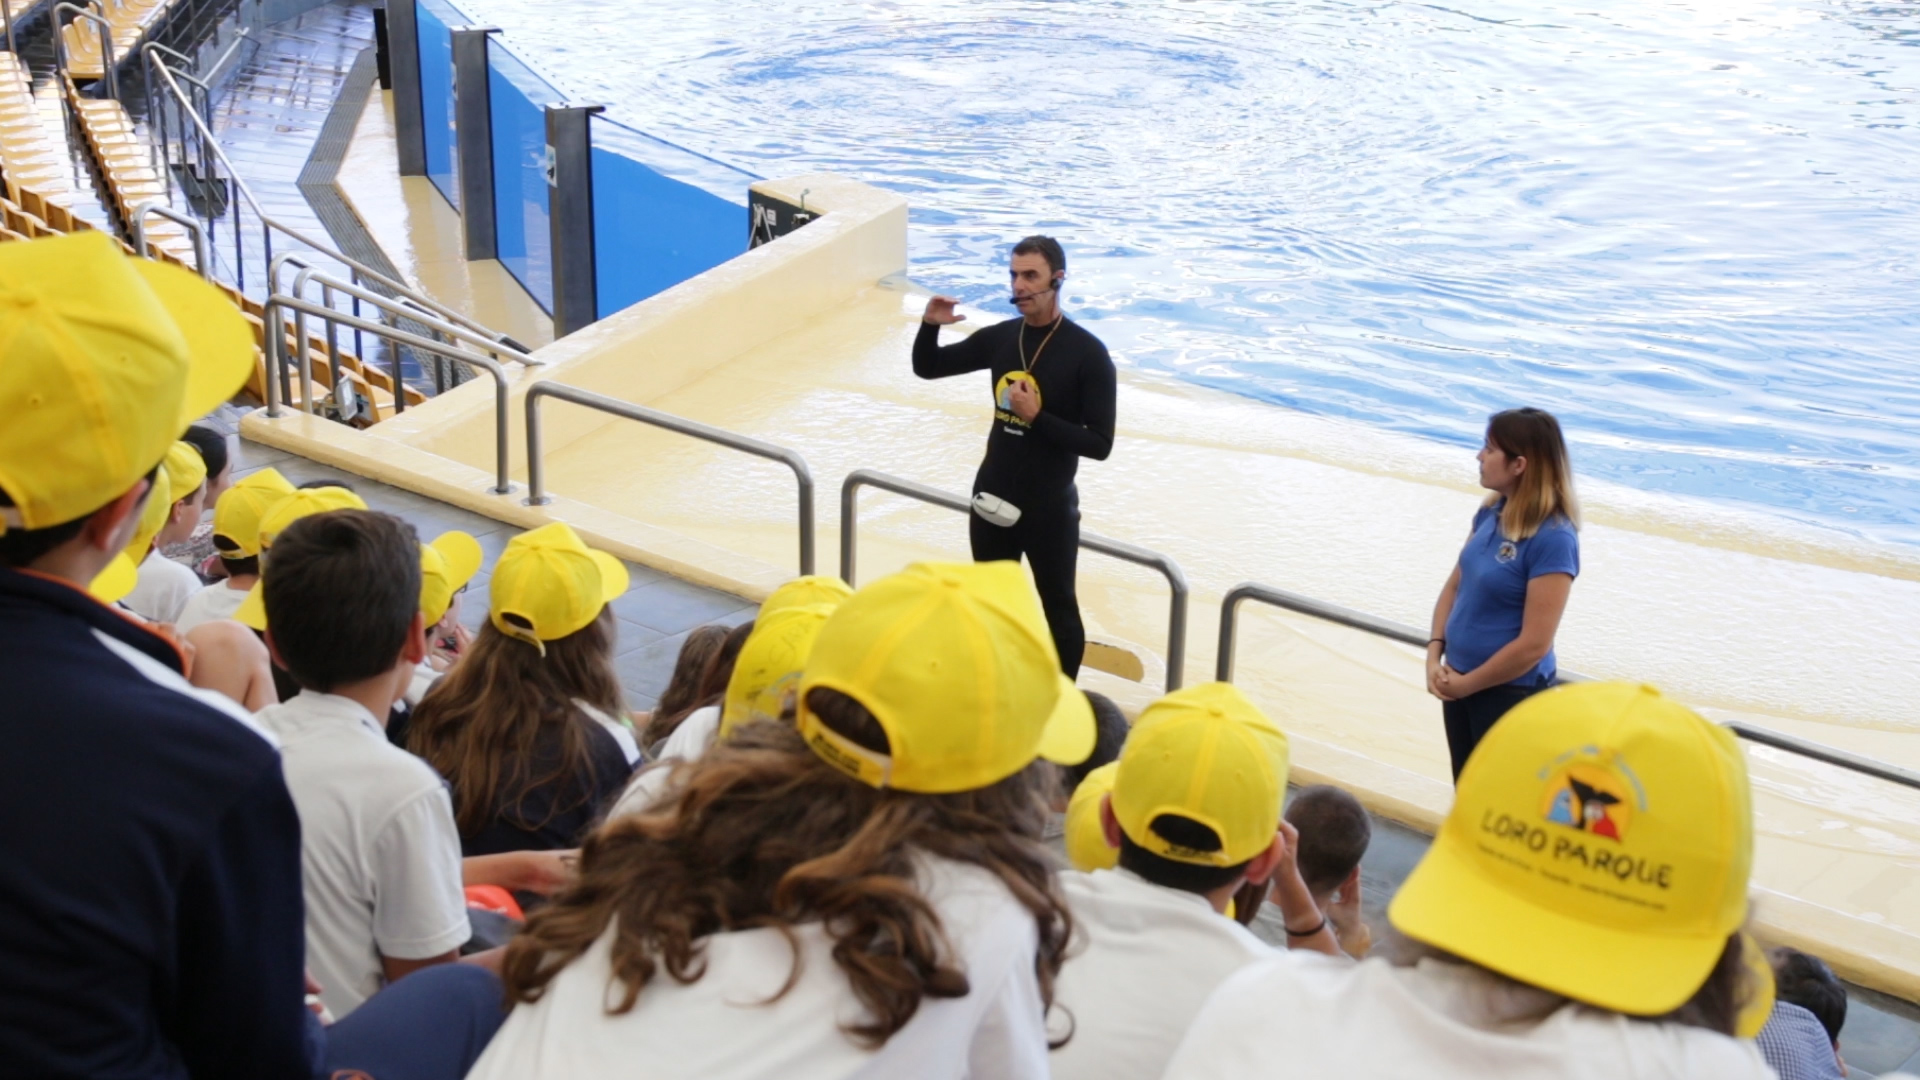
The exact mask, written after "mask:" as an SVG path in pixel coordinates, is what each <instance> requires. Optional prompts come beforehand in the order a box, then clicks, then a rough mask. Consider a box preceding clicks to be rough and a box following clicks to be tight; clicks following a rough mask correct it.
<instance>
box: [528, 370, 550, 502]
mask: <svg viewBox="0 0 1920 1080" xmlns="http://www.w3.org/2000/svg"><path fill="white" fill-rule="evenodd" d="M546 396H547V384H546V383H543V382H539V383H534V384H533V385H532V386H529V387H527V498H526V504H527V505H528V506H545V505H547V504H548V503H550V502H552V501H553V497H552V496H550V495H548V494H547V478H546V476H547V474H546V468H545V465H544V463H543V458H544V455H545V453H546V448H545V443H544V441H543V440H542V438H541V432H540V399H541V398H543V397H546Z"/></svg>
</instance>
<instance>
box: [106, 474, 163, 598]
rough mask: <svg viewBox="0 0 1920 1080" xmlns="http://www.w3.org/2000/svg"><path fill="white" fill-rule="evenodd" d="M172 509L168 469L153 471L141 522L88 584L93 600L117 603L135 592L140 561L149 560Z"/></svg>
mask: <svg viewBox="0 0 1920 1080" xmlns="http://www.w3.org/2000/svg"><path fill="white" fill-rule="evenodd" d="M172 512H173V489H172V487H170V486H168V484H167V470H165V469H161V470H160V471H159V472H157V473H154V474H153V488H152V490H150V491H148V492H147V501H146V504H145V505H144V506H142V507H141V508H140V524H138V525H136V526H134V529H133V538H132V539H130V540H128V541H127V546H126V547H124V548H121V549H120V551H119V553H118V554H116V555H114V557H113V561H111V562H109V563H107V567H106V569H104V570H102V571H100V573H99V574H98V575H97V576H95V577H94V579H93V581H92V582H90V583H89V584H88V585H87V591H88V592H90V593H92V594H93V597H94V599H96V600H98V601H100V602H101V603H103V604H114V603H118V602H120V601H121V600H123V599H125V598H126V595H127V594H128V593H130V592H132V591H133V587H134V586H135V585H137V584H139V582H140V564H141V563H143V562H145V561H146V559H147V552H148V551H149V550H150V549H151V548H152V547H153V538H154V537H156V536H159V535H160V530H161V529H164V528H166V527H167V516H168V515H169V514H171V513H172Z"/></svg>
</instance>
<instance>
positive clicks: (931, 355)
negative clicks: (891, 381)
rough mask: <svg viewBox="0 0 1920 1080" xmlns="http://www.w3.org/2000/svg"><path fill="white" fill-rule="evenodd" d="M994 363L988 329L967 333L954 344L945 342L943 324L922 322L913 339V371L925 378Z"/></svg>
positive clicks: (951, 373) (972, 369) (942, 377)
mask: <svg viewBox="0 0 1920 1080" xmlns="http://www.w3.org/2000/svg"><path fill="white" fill-rule="evenodd" d="M992 366H993V343H992V342H991V341H990V340H988V337H987V333H986V331H985V330H979V331H976V332H974V333H971V334H968V335H967V336H966V337H964V338H961V339H960V340H959V341H956V342H954V343H953V344H951V345H942V344H940V328H939V327H938V326H935V325H934V324H933V323H930V322H922V323H921V324H920V336H918V337H916V338H914V339H913V373H914V374H915V375H918V376H920V377H921V378H923V379H944V378H946V377H947V376H949V375H965V374H966V373H967V372H969V371H984V370H986V369H987V368H990V367H992Z"/></svg>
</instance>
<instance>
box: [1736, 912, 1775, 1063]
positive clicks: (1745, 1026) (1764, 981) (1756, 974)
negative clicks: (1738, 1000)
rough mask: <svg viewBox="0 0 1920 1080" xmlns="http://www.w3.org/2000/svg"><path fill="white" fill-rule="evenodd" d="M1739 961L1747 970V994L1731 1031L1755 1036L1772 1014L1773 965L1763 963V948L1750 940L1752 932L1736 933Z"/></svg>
mask: <svg viewBox="0 0 1920 1080" xmlns="http://www.w3.org/2000/svg"><path fill="white" fill-rule="evenodd" d="M1740 963H1741V965H1742V966H1744V967H1745V968H1746V969H1747V985H1748V987H1749V990H1750V992H1749V994H1748V996H1747V1001H1746V1004H1744V1005H1742V1006H1740V1015H1739V1016H1737V1017H1735V1018H1734V1021H1733V1033H1734V1035H1736V1036H1738V1037H1739V1038H1742V1039H1752V1038H1756V1037H1758V1036H1759V1034H1760V1029H1761V1028H1763V1027H1766V1026H1767V1019H1768V1018H1769V1017H1771V1016H1772V1015H1773V1001H1774V998H1775V996H1776V995H1777V994H1778V988H1777V987H1776V986H1775V985H1774V981H1773V965H1772V964H1770V963H1768V962H1767V951H1766V950H1765V949H1762V948H1761V947H1760V943H1759V942H1757V941H1755V940H1753V935H1752V934H1748V933H1745V932H1742V933H1741V935H1740Z"/></svg>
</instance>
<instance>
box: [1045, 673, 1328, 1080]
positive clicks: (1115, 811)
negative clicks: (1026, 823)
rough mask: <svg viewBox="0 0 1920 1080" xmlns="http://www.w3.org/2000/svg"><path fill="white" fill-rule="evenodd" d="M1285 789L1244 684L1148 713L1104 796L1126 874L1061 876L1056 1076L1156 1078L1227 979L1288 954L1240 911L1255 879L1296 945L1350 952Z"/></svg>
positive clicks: (1279, 753) (1110, 836) (1110, 838)
mask: <svg viewBox="0 0 1920 1080" xmlns="http://www.w3.org/2000/svg"><path fill="white" fill-rule="evenodd" d="M1286 791H1287V737H1286V736H1285V735H1284V734H1282V733H1281V731H1280V729H1279V728H1278V727H1275V726H1274V724H1273V721H1271V720H1269V719H1267V717H1266V716H1265V715H1264V714H1262V713H1261V712H1260V710H1259V709H1257V708H1255V707H1254V705H1253V703H1252V702H1250V701H1248V700H1247V699H1246V698H1245V697H1244V696H1242V695H1241V693H1240V692H1239V691H1238V690H1235V689H1234V688H1233V687H1232V686H1229V685H1228V684H1226V683H1208V684H1206V685H1202V686H1194V687H1189V688H1187V689H1184V690H1178V691H1175V692H1174V693H1171V694H1168V695H1167V696H1166V697H1164V698H1161V699H1160V700H1159V701H1157V702H1155V703H1154V704H1152V705H1151V706H1148V708H1147V710H1146V711H1145V712H1143V713H1141V714H1140V719H1139V720H1138V721H1136V722H1135V724H1134V725H1133V730H1132V731H1131V732H1130V733H1129V734H1128V736H1127V742H1126V745H1125V746H1124V747H1123V748H1122V749H1121V751H1120V761H1119V763H1118V768H1117V769H1116V770H1115V771H1114V773H1113V787H1112V791H1111V792H1110V793H1108V794H1107V795H1106V796H1105V797H1104V798H1103V799H1102V800H1101V802H1100V805H1099V813H1100V820H1101V824H1102V827H1103V829H1104V831H1105V832H1106V834H1107V842H1108V844H1109V845H1110V847H1111V848H1117V849H1118V855H1119V868H1118V869H1113V870H1095V871H1093V872H1092V873H1083V872H1079V871H1071V872H1068V873H1064V874H1062V875H1061V886H1062V889H1063V891H1064V892H1065V893H1066V894H1067V901H1068V904H1069V905H1070V906H1071V907H1072V909H1073V917H1074V923H1075V926H1076V929H1077V931H1078V934H1079V936H1080V938H1081V940H1080V941H1079V942H1078V943H1077V944H1076V947H1075V948H1074V949H1072V950H1070V951H1069V953H1068V955H1067V962H1066V964H1065V966H1063V967H1062V968H1061V969H1060V978H1059V981H1058V982H1057V983H1056V984H1055V1004H1056V1005H1057V1006H1059V1007H1060V1008H1059V1009H1056V1018H1055V1020H1054V1027H1055V1028H1057V1029H1063V1028H1064V1026H1065V1019H1064V1018H1065V1016H1068V1015H1070V1016H1071V1017H1072V1022H1073V1037H1072V1038H1071V1039H1070V1040H1068V1041H1067V1043H1066V1045H1065V1046H1062V1047H1060V1048H1059V1049H1056V1050H1055V1051H1054V1052H1053V1054H1052V1059H1053V1075H1054V1077H1055V1080H1083V1078H1084V1080H1095V1078H1098V1080H1130V1078H1136V1077H1137V1078H1139V1080H1155V1078H1157V1077H1159V1075H1160V1073H1161V1070H1162V1069H1164V1068H1165V1066H1166V1063H1167V1060H1168V1059H1169V1058H1170V1057H1172V1056H1173V1051H1174V1048H1175V1047H1176V1046H1178V1045H1179V1043H1180V1039H1181V1037H1182V1036H1184V1035H1185V1034H1186V1030H1187V1025H1188V1023H1189V1022H1190V1021H1191V1020H1192V1019H1193V1017H1194V1014H1196V1013H1198V1012H1199V1011H1200V1006H1201V1005H1202V1004H1203V1003H1204V1002H1205V1001H1206V1000H1207V997H1208V995H1209V994H1211V993H1212V992H1213V990H1214V988H1215V987H1216V986H1218V985H1219V984H1220V983H1221V982H1222V981H1224V980H1225V979H1226V978H1227V977H1228V976H1229V975H1232V974H1233V973H1234V972H1236V971H1238V970H1239V969H1241V968H1242V967H1245V966H1246V965H1248V964H1250V963H1253V962H1254V961H1256V960H1263V959H1268V958H1271V957H1274V956H1276V955H1278V953H1277V952H1276V950H1274V949H1273V948H1272V947H1271V946H1269V945H1267V944H1266V943H1265V942H1263V941H1261V940H1260V939H1259V938H1256V937H1254V936H1253V934H1252V933H1251V932H1250V931H1248V930H1247V929H1246V928H1245V927H1243V926H1241V925H1240V924H1239V923H1237V922H1235V921H1233V919H1231V918H1229V917H1228V916H1227V905H1228V903H1229V901H1231V899H1232V897H1233V894H1234V892H1235V891H1237V890H1238V889H1239V888H1240V886H1241V885H1242V884H1244V883H1246V882H1248V881H1252V882H1256V883H1259V882H1266V881H1272V882H1273V896H1274V899H1275V901H1276V902H1277V903H1278V904H1279V905H1280V909H1281V913H1282V915H1283V916H1284V917H1285V919H1286V925H1287V934H1288V939H1289V943H1290V944H1291V945H1292V946H1293V947H1295V948H1313V949H1318V950H1320V951H1323V952H1331V953H1336V954H1337V953H1338V946H1337V945H1335V944H1334V942H1333V935H1332V933H1331V931H1330V930H1329V929H1328V926H1327V921H1326V919H1324V918H1323V917H1322V916H1321V914H1320V911H1319V909H1318V908H1316V907H1315V906H1314V903H1313V897H1312V895H1311V894H1310V893H1308V891H1307V886H1306V883H1305V882H1303V881H1302V880H1301V879H1300V872H1299V870H1298V869H1297V868H1296V867H1295V865H1294V861H1293V842H1294V835H1293V833H1292V830H1291V828H1289V827H1288V826H1287V825H1286V824H1285V823H1284V822H1283V821H1281V818H1280V804H1281V801H1282V800H1283V799H1284V798H1285V796H1286ZM1054 1034H1055V1037H1056V1038H1057V1037H1058V1036H1059V1035H1060V1034H1064V1031H1063V1030H1056V1031H1055V1032H1054Z"/></svg>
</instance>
